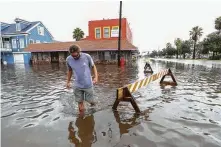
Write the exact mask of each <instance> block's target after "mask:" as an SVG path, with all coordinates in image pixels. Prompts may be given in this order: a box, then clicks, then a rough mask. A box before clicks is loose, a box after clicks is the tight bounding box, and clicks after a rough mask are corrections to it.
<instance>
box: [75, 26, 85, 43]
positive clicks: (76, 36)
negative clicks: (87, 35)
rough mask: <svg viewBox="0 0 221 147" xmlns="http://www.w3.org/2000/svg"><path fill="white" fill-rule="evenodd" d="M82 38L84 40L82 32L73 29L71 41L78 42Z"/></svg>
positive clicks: (78, 29)
mask: <svg viewBox="0 0 221 147" xmlns="http://www.w3.org/2000/svg"><path fill="white" fill-rule="evenodd" d="M82 38H84V32H83V31H82V30H81V29H80V28H75V29H74V31H73V39H76V41H79V40H81V39H82Z"/></svg>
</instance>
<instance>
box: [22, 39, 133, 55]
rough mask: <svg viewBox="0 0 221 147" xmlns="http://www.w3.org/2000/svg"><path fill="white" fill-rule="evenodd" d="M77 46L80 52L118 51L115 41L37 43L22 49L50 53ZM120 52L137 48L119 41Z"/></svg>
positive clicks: (124, 41)
mask: <svg viewBox="0 0 221 147" xmlns="http://www.w3.org/2000/svg"><path fill="white" fill-rule="evenodd" d="M73 44H75V45H78V46H80V47H81V50H82V51H104V50H109V51H112V50H113V51H114V50H118V41H117V40H93V41H92V40H81V41H74V42H54V43H39V44H29V45H28V47H26V48H25V49H24V51H27V52H52V51H68V49H69V47H70V46H71V45H73ZM121 50H124V51H126V50H128V51H129V50H133V51H137V47H135V46H134V45H132V44H131V43H129V42H128V41H127V40H122V41H121Z"/></svg>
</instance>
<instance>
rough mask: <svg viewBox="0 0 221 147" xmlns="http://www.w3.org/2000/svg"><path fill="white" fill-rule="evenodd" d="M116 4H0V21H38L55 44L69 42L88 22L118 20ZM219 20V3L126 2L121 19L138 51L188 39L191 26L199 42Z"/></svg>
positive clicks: (53, 0)
mask: <svg viewBox="0 0 221 147" xmlns="http://www.w3.org/2000/svg"><path fill="white" fill-rule="evenodd" d="M119 3H120V2H119V1H114V0H113V1H111V0H106V1H85V0H81V1H75V0H72V1H70V0H66V1H65V0H62V1H61V0H60V1H58V0H44V1H43V0H38V1H36V0H23V1H21V0H14V1H11V0H0V21H1V22H6V23H14V19H15V18H17V17H18V18H21V19H24V20H27V21H42V22H43V24H44V25H45V26H46V28H47V29H48V30H49V31H50V32H51V34H52V35H53V36H54V39H55V40H58V41H73V38H72V32H73V30H74V29H75V28H76V27H80V28H81V29H82V30H83V31H84V32H85V34H86V35H88V21H90V20H98V19H103V18H105V19H107V18H109V19H111V18H118V17H119ZM219 16H221V0H185V1H184V0H152V1H150V0H146V1H139V0H136V1H135V0H134V1H133V0H127V1H123V7H122V17H126V18H127V19H128V21H129V23H130V27H131V29H132V33H133V44H134V45H135V46H137V47H138V49H139V50H140V51H152V50H155V49H156V50H158V49H162V48H164V47H165V45H166V43H167V42H171V43H172V44H174V39H175V38H181V39H183V40H184V39H189V31H190V30H191V28H193V27H194V26H197V25H198V26H200V27H202V28H203V32H204V33H203V36H202V37H201V40H202V39H203V38H204V37H205V36H206V35H208V34H209V33H211V32H213V31H215V29H214V21H215V19H216V18H217V17H219Z"/></svg>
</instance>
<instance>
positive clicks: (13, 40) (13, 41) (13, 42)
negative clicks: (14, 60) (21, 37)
mask: <svg viewBox="0 0 221 147" xmlns="http://www.w3.org/2000/svg"><path fill="white" fill-rule="evenodd" d="M12 48H17V43H16V39H12Z"/></svg>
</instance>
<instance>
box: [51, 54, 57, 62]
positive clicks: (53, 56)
mask: <svg viewBox="0 0 221 147" xmlns="http://www.w3.org/2000/svg"><path fill="white" fill-rule="evenodd" d="M51 62H52V63H58V62H59V54H58V52H52V53H51Z"/></svg>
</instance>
